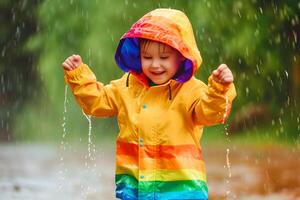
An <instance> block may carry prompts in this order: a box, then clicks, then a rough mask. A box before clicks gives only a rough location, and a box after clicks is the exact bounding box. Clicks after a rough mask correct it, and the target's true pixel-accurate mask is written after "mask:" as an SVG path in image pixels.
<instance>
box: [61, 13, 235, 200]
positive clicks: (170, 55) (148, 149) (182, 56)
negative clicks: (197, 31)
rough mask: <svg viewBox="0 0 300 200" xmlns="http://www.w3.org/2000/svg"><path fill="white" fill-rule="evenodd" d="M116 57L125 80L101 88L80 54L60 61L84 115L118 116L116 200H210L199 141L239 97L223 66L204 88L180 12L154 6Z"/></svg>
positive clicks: (125, 39) (191, 38) (189, 30)
mask: <svg viewBox="0 0 300 200" xmlns="http://www.w3.org/2000/svg"><path fill="white" fill-rule="evenodd" d="M115 59H116V62H117V64H118V66H119V67H120V68H121V69H122V70H123V71H125V72H127V73H125V74H124V75H123V77H122V78H120V79H118V80H114V81H111V83H110V84H108V85H105V86H104V85H103V84H102V83H100V82H97V81H96V77H95V75H94V74H93V73H92V71H91V70H90V68H89V67H88V66H87V65H86V64H83V63H82V61H81V58H80V56H79V55H73V56H70V57H69V58H67V59H66V60H65V62H64V63H63V67H64V69H65V79H66V81H67V83H68V84H69V85H70V87H71V89H72V91H73V93H74V95H75V97H76V100H77V101H78V103H79V105H80V106H81V107H82V109H83V110H84V112H85V113H86V114H88V115H92V116H96V117H112V116H117V118H118V124H119V129H120V132H119V135H118V137H117V142H116V143H117V147H116V148H117V150H116V154H117V155H116V177H115V182H116V197H117V198H119V199H126V200H132V199H142V200H144V199H145V200H147V199H155V200H168V199H190V200H191V199H194V200H195V199H197V200H200V199H201V200H204V199H208V190H207V185H206V176H205V166H204V161H203V158H202V155H201V146H200V144H199V140H200V138H201V135H202V130H203V126H207V125H214V124H218V123H224V121H225V119H226V118H227V116H228V114H229V111H230V107H231V102H232V100H233V99H234V97H235V96H236V93H235V89H234V85H233V83H232V82H233V75H232V73H231V71H230V70H229V68H228V67H227V65H225V64H222V65H220V66H219V67H218V68H217V69H216V70H214V71H213V73H212V75H211V76H210V77H209V80H208V86H207V85H205V84H204V83H203V82H201V81H200V80H197V79H196V78H195V77H194V74H195V72H196V70H197V69H198V68H199V66H200V64H201V57H200V53H199V51H198V48H197V46H196V42H195V39H194V35H193V31H192V27H191V24H190V22H189V20H188V18H187V17H186V16H185V14H184V13H182V12H181V11H178V10H172V9H156V10H154V11H151V12H150V13H148V14H146V15H145V16H143V17H142V18H141V19H140V20H138V21H137V22H136V23H135V24H134V25H133V26H132V27H131V29H130V30H129V31H128V32H127V33H126V34H125V35H124V36H123V37H122V38H121V40H120V43H119V46H118V48H117V51H116V54H115Z"/></svg>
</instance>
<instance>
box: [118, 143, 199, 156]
mask: <svg viewBox="0 0 300 200" xmlns="http://www.w3.org/2000/svg"><path fill="white" fill-rule="evenodd" d="M117 155H127V156H133V157H137V156H139V157H140V158H177V157H184V158H194V159H198V160H202V155H201V150H200V149H199V148H198V147H196V146H195V145H144V146H143V147H140V148H139V146H138V144H133V143H127V142H121V141H117Z"/></svg>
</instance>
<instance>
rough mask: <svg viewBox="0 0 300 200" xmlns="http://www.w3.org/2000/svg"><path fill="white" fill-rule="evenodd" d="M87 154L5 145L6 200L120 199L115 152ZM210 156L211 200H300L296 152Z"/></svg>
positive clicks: (1, 150)
mask: <svg viewBox="0 0 300 200" xmlns="http://www.w3.org/2000/svg"><path fill="white" fill-rule="evenodd" d="M98 146H100V145H98ZM87 149H88V148H87V147H78V146H76V145H72V146H67V148H66V149H65V150H63V149H61V148H58V147H56V146H50V145H42V144H39V145H37V144H18V145H13V144H0V199H1V200H10V199H16V200H21V199H22V200H27V199H28V200H48V199H49V200H50V199H51V200H53V199H55V200H60V199H62V200H69V199H70V200H71V199H72V200H77V199H78V200H79V199H80V200H81V199H88V200H111V199H114V182H113V181H114V151H113V147H112V146H110V147H104V146H102V147H97V148H96V149H97V150H96V152H95V153H94V152H93V151H92V152H91V157H89V153H88V150H87ZM204 153H205V159H206V163H207V164H206V165H207V166H206V167H207V179H208V187H209V192H210V200H222V199H224V200H225V199H227V200H229V199H230V200H231V199H237V200H300V151H299V150H296V149H295V148H283V147H275V146H264V147H255V148H254V147H245V146H243V147H236V146H231V147H230V148H229V151H227V148H226V147H213V148H208V149H207V150H206V151H205V152H204ZM93 155H97V156H96V157H95V159H94V160H93Z"/></svg>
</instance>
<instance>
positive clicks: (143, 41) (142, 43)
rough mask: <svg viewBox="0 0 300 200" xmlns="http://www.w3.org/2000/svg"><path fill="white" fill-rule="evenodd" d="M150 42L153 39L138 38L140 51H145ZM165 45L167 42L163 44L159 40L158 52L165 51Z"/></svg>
mask: <svg viewBox="0 0 300 200" xmlns="http://www.w3.org/2000/svg"><path fill="white" fill-rule="evenodd" d="M151 42H153V41H152V40H148V39H143V38H141V39H140V49H141V52H147V50H148V47H149V45H150V43H151ZM166 47H167V44H163V43H161V42H159V52H160V53H164V52H165V51H166Z"/></svg>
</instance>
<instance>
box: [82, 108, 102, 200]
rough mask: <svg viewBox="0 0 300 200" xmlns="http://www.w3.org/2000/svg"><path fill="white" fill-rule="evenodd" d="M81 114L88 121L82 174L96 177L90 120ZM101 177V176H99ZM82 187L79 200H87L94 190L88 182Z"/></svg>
mask: <svg viewBox="0 0 300 200" xmlns="http://www.w3.org/2000/svg"><path fill="white" fill-rule="evenodd" d="M82 114H83V115H84V116H85V118H86V119H87V121H88V126H89V128H88V154H87V155H86V156H85V160H86V161H85V167H86V170H85V172H84V173H86V174H87V176H90V175H93V176H94V177H96V176H98V174H97V173H96V167H97V165H96V146H95V144H94V143H93V142H92V118H91V116H90V115H87V114H85V113H84V111H83V110H82ZM99 176H101V174H99ZM84 185H86V187H84ZM84 185H81V197H82V198H81V199H87V197H88V195H89V194H90V193H93V192H94V193H95V192H96V189H94V190H92V189H91V187H90V186H89V183H88V182H85V184H84Z"/></svg>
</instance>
